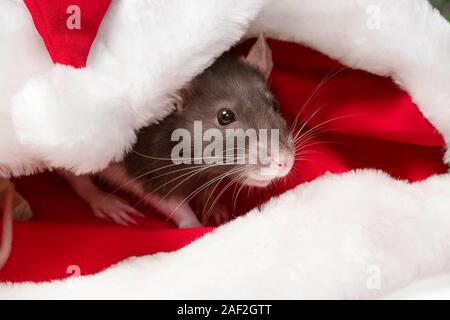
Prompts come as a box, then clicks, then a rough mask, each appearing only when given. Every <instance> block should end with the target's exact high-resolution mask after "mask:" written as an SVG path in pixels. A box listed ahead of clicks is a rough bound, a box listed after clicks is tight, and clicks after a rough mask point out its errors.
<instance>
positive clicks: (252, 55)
mask: <svg viewBox="0 0 450 320" xmlns="http://www.w3.org/2000/svg"><path fill="white" fill-rule="evenodd" d="M245 61H246V62H247V63H248V64H250V65H252V66H254V67H256V68H257V69H258V70H259V71H261V73H262V74H263V75H264V77H265V78H266V79H267V78H269V75H270V72H271V71H272V67H273V61H272V51H271V50H270V48H269V45H268V44H267V41H266V39H265V38H264V36H263V34H262V33H260V34H259V37H258V40H256V42H255V44H254V45H253V47H252V48H251V49H250V51H249V53H248V55H247V57H245Z"/></svg>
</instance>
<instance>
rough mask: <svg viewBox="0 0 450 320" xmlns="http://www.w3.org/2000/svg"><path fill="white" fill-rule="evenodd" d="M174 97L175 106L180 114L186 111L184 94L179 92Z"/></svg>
mask: <svg viewBox="0 0 450 320" xmlns="http://www.w3.org/2000/svg"><path fill="white" fill-rule="evenodd" d="M173 97H174V100H173V104H174V105H175V108H176V109H177V111H178V112H181V111H183V110H184V109H185V103H184V97H183V94H182V93H181V92H178V93H176V94H174V95H173Z"/></svg>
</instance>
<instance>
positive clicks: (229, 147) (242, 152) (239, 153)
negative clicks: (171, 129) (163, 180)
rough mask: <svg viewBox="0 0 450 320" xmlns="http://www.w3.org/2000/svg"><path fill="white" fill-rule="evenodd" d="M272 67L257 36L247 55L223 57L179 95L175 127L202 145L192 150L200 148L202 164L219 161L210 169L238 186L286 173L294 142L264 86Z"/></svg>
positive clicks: (259, 183)
mask: <svg viewBox="0 0 450 320" xmlns="http://www.w3.org/2000/svg"><path fill="white" fill-rule="evenodd" d="M272 65H273V62H272V54H271V51H270V48H269V46H268V45H267V42H266V41H265V39H264V38H263V37H262V36H260V37H259V39H258V40H257V41H256V43H255V44H254V46H253V47H252V48H251V50H250V52H249V53H248V55H247V56H246V57H241V58H236V57H233V56H231V55H229V54H225V55H223V56H221V57H220V58H219V59H218V60H217V61H216V62H215V63H214V64H213V65H212V66H211V67H209V68H208V69H206V70H205V72H203V73H202V74H201V75H199V76H198V77H196V78H195V79H194V80H193V81H192V82H191V83H190V84H189V86H188V87H187V88H186V89H184V90H183V92H182V94H181V95H180V98H179V99H177V102H176V105H177V109H178V110H177V114H178V115H179V116H178V117H176V118H177V119H178V120H177V121H179V124H178V127H182V128H183V130H188V131H189V133H190V135H191V136H192V137H194V139H193V141H194V144H195V143H199V144H200V147H199V146H194V149H195V148H196V147H197V149H202V150H203V152H202V153H201V155H200V156H201V157H202V158H203V161H204V162H206V163H208V161H209V163H211V162H212V161H211V160H212V158H214V161H215V163H216V164H217V165H214V166H211V168H210V171H209V172H208V173H211V171H213V172H214V173H215V174H216V175H217V174H221V173H224V172H227V171H228V172H231V173H230V175H229V176H230V177H231V178H234V179H235V180H236V181H238V182H240V183H242V184H245V185H249V186H260V187H263V186H267V185H268V184H269V183H270V182H272V181H273V180H274V179H277V178H281V177H283V176H285V175H287V174H288V173H289V172H290V170H291V168H292V166H293V163H294V146H293V143H292V138H291V134H290V130H289V128H288V125H287V123H286V121H285V120H284V119H283V118H282V116H281V115H280V113H279V104H278V102H277V101H276V99H275V98H274V96H273V94H272V93H271V91H270V89H269V87H268V84H267V79H268V77H269V74H270V72H271V70H272ZM199 134H200V135H201V138H195V136H196V135H199ZM205 151H206V152H205ZM196 157H198V154H197V156H196ZM217 160H220V161H217ZM230 165H231V166H232V168H230Z"/></svg>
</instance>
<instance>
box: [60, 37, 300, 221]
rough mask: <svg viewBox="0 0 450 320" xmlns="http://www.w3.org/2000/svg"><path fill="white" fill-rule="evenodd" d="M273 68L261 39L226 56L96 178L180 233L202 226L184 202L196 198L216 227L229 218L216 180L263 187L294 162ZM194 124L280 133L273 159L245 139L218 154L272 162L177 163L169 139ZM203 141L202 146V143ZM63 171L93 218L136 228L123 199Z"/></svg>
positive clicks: (259, 141)
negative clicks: (255, 155) (241, 53)
mask: <svg viewBox="0 0 450 320" xmlns="http://www.w3.org/2000/svg"><path fill="white" fill-rule="evenodd" d="M272 66H273V62H272V54H271V51H270V48H269V46H268V44H267V42H266V40H265V39H264V37H263V36H260V37H259V38H258V40H257V41H256V43H255V44H254V45H253V47H252V48H251V49H250V51H249V53H248V55H247V56H246V57H234V56H231V55H230V54H228V53H225V54H224V55H222V56H221V57H219V58H218V59H217V60H216V61H215V62H214V63H213V64H212V65H211V66H210V67H209V68H208V69H206V70H205V71H204V72H203V73H202V74H200V75H198V76H197V77H196V78H194V79H193V80H192V81H191V82H190V83H189V85H188V86H187V87H186V88H184V89H183V90H182V92H180V94H179V95H178V97H177V99H176V100H175V104H176V110H175V111H174V112H173V113H172V114H171V115H169V116H168V117H166V118H165V119H163V120H162V121H161V122H160V123H158V124H154V125H150V126H147V127H145V128H143V129H141V130H140V131H139V132H138V134H137V140H136V143H135V145H134V146H133V147H132V149H131V151H130V152H128V154H127V155H126V156H125V158H124V159H123V161H122V162H120V163H114V164H111V165H110V166H109V167H108V168H107V169H106V170H104V171H102V172H100V173H99V174H98V175H99V176H100V177H101V178H103V179H105V180H106V181H107V182H109V183H110V184H112V185H114V186H117V187H121V188H122V189H124V190H127V191H130V192H132V193H134V194H135V195H137V196H138V197H140V198H141V199H142V201H143V202H144V203H148V204H151V205H153V206H155V207H157V208H158V209H160V211H161V212H162V213H164V214H165V215H166V216H167V217H169V218H170V219H171V220H172V221H174V222H175V223H176V225H177V226H178V227H180V228H185V227H199V226H201V225H202V224H201V223H200V222H199V218H198V216H196V215H195V214H194V211H193V210H192V208H191V206H190V204H189V201H190V200H191V199H193V198H197V199H200V200H199V201H200V202H201V206H203V207H204V210H203V213H204V212H207V213H213V217H219V219H216V222H220V220H221V218H220V217H224V216H226V214H225V213H224V212H223V211H224V210H223V209H221V208H220V207H219V206H215V204H216V201H215V199H214V198H215V197H214V196H212V195H211V192H212V191H213V189H214V188H217V186H218V183H219V182H220V181H222V180H223V179H225V178H226V179H228V180H229V181H231V182H235V183H238V184H242V185H244V186H253V187H259V188H262V187H266V186H267V185H269V184H270V183H271V182H272V181H274V180H275V179H279V178H282V177H284V176H286V175H287V174H288V173H289V172H290V170H291V168H292V166H293V164H294V159H295V157H294V155H295V151H294V145H293V142H292V137H291V132H290V129H289V127H288V125H287V123H286V121H285V120H284V119H283V118H282V116H281V115H280V114H279V110H278V108H279V106H278V103H277V101H276V100H275V99H274V97H273V95H272V93H271V91H270V89H269V87H268V84H267V79H268V77H269V74H270V72H271V69H272ZM196 121H201V123H202V130H203V132H202V133H205V132H206V131H207V130H209V129H214V130H216V131H217V130H219V132H221V133H223V135H224V136H225V135H226V130H227V129H235V130H236V129H242V130H243V131H245V130H247V129H255V131H256V132H260V131H259V130H261V129H266V130H268V131H269V132H271V130H272V129H277V132H278V135H279V148H278V152H277V155H276V157H275V154H271V150H269V148H268V147H267V146H266V147H264V145H263V144H262V138H261V137H260V136H258V137H257V140H256V141H253V142H246V144H245V147H244V148H243V149H244V151H243V152H241V153H239V152H238V151H239V150H237V149H233V152H231V153H226V151H229V150H227V148H226V146H225V142H224V145H223V148H222V149H223V151H224V152H223V155H226V157H227V159H228V158H229V157H230V154H231V156H232V157H234V158H235V159H234V160H236V159H237V158H238V157H243V158H245V159H247V160H248V159H249V156H250V153H251V152H252V150H255V149H253V148H252V147H255V146H254V145H252V143H253V144H256V147H257V149H258V151H260V150H259V149H261V148H265V152H266V153H267V155H268V158H269V159H268V161H267V162H265V163H264V164H262V163H261V164H260V163H256V164H255V163H252V164H249V163H243V164H242V163H241V164H239V163H236V161H235V162H234V163H233V164H226V165H224V164H218V165H205V163H204V162H200V163H197V164H196V163H193V162H194V161H191V163H181V164H180V163H178V164H175V163H174V162H173V157H172V151H173V149H174V147H175V145H176V144H177V143H178V142H177V141H172V140H173V139H172V134H173V132H174V131H175V130H176V129H180V128H182V129H184V131H185V132H188V133H189V134H191V135H192V136H193V135H194V134H195V132H194V130H195V129H194V122H196ZM202 143H203V147H206V145H207V142H206V141H203V142H202ZM241 149H242V148H241ZM241 151H242V150H241ZM192 157H193V156H192ZM202 157H203V156H202ZM191 160H195V159H193V158H191ZM201 160H205V159H201ZM187 162H189V161H187ZM264 169H270V170H266V171H264ZM61 173H62V175H63V176H64V177H65V178H66V179H67V180H68V181H69V183H70V184H71V185H72V187H73V188H74V189H75V191H76V192H77V193H78V195H80V196H81V197H82V198H83V199H84V200H85V201H87V202H88V203H89V204H90V206H91V208H92V210H93V212H94V214H95V215H96V216H98V217H101V218H105V219H108V220H111V221H113V222H116V223H119V224H122V225H130V224H134V223H135V220H134V219H133V218H132V216H133V215H136V216H141V214H140V213H139V212H138V211H137V210H136V209H134V208H133V207H131V206H130V205H129V204H128V203H126V202H125V201H124V200H122V199H120V198H118V197H116V196H114V195H108V194H106V193H105V192H103V191H101V190H99V189H98V188H97V187H96V186H95V185H94V184H93V183H92V181H91V179H90V177H88V176H74V175H72V174H71V173H68V172H61ZM205 207H206V208H205ZM205 209H206V210H205ZM208 218H209V215H207V216H205V215H203V216H201V220H202V222H203V223H206V221H207V220H208Z"/></svg>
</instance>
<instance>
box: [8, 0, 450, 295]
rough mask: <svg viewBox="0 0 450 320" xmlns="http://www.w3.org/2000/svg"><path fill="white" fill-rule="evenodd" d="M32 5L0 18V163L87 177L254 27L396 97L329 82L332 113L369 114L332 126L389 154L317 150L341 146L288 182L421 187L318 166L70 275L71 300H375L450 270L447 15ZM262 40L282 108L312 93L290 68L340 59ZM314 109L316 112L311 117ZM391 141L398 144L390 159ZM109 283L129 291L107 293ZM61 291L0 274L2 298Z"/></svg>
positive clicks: (349, 176) (251, 6) (419, 10)
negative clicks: (95, 268)
mask: <svg viewBox="0 0 450 320" xmlns="http://www.w3.org/2000/svg"><path fill="white" fill-rule="evenodd" d="M25 2H26V6H27V8H28V10H29V12H27V11H26V8H25V7H24V5H23V4H22V3H21V2H18V1H15V0H7V1H3V2H2V3H1V4H0V12H8V16H9V17H12V16H13V17H15V19H14V21H12V20H9V18H6V16H0V18H1V19H2V20H1V21H0V24H1V25H2V26H4V28H5V29H4V31H3V32H2V33H0V43H5V44H6V45H7V46H10V47H11V48H12V50H14V53H15V54H14V55H9V56H2V58H1V59H0V68H2V70H5V71H4V74H6V75H8V76H9V77H10V78H9V79H8V82H4V83H1V86H2V87H3V88H2V89H4V92H5V94H4V95H2V97H0V107H1V111H2V112H3V111H4V112H5V113H6V114H7V115H8V117H3V118H0V122H1V123H0V127H1V128H2V129H1V130H2V131H3V135H2V137H3V139H4V140H0V156H1V159H2V160H0V170H1V172H3V173H4V174H9V173H12V174H20V173H29V172H32V171H34V170H38V169H40V168H47V167H62V168H66V169H69V170H74V171H75V172H77V173H88V172H94V171H98V170H100V169H103V168H104V167H105V166H107V165H108V164H109V163H110V162H111V161H114V160H120V159H121V158H122V157H123V154H124V153H125V152H126V151H127V150H128V148H129V147H130V146H131V145H132V143H133V142H134V139H135V131H136V130H137V129H139V128H141V127H142V126H144V125H146V124H148V123H152V122H155V121H157V120H159V119H162V118H163V117H164V116H166V115H167V114H168V113H170V112H171V105H170V103H169V102H170V95H171V94H172V93H173V92H175V91H176V90H177V89H179V88H181V87H182V86H183V85H184V84H185V83H186V82H187V81H189V80H190V79H192V78H193V77H194V76H196V75H197V74H199V73H200V72H202V71H203V70H204V69H205V68H206V67H207V66H208V65H209V64H211V63H212V62H213V61H214V59H215V58H216V57H217V56H219V55H220V54H221V53H223V52H224V51H225V50H228V49H229V48H230V47H231V46H232V45H233V44H235V43H236V42H237V41H238V40H239V39H241V38H242V37H243V36H244V35H245V34H246V32H247V36H251V35H255V34H259V33H260V32H264V33H265V34H266V35H267V36H269V37H271V38H275V39H278V40H284V41H290V42H293V43H298V44H303V45H306V46H308V47H310V48H313V49H315V50H318V51H320V52H322V53H325V54H326V55H328V56H329V57H331V58H334V59H336V60H338V61H340V62H341V63H342V64H344V65H346V66H347V67H349V68H353V69H359V70H364V71H367V72H370V73H372V74H375V75H378V76H389V77H391V78H392V79H393V80H394V81H395V82H396V83H397V85H399V86H400V87H401V88H403V89H404V90H405V92H406V93H405V92H402V91H400V90H398V89H397V88H395V86H393V85H392V83H390V81H389V80H388V79H381V78H379V77H375V76H373V75H369V74H367V73H362V72H361V73H356V74H357V76H355V73H353V71H352V72H350V73H349V74H346V75H345V77H343V78H340V80H339V81H337V83H338V86H337V87H335V88H331V89H327V90H328V91H327V92H325V93H321V94H322V95H321V97H325V98H328V99H329V100H331V102H327V103H331V104H332V106H334V107H336V109H332V110H334V111H336V110H337V114H335V113H333V112H334V111H333V112H331V113H325V115H324V116H333V117H339V116H340V114H339V112H345V110H347V111H348V110H349V109H351V110H359V111H362V110H361V109H358V106H359V107H361V106H363V107H364V108H365V109H364V113H365V112H367V114H365V116H363V117H362V118H359V120H358V121H352V120H351V118H350V119H345V120H344V119H343V120H341V121H342V122H341V125H342V126H344V127H345V129H346V130H347V132H346V134H347V135H345V139H344V140H345V141H346V142H350V144H352V145H353V146H356V145H358V137H361V136H365V137H369V138H374V139H378V140H377V142H375V143H374V144H367V145H366V146H372V147H373V146H374V145H376V144H377V143H379V144H378V145H380V146H381V147H380V149H375V150H374V149H370V150H369V148H367V149H366V153H364V152H363V151H362V150H364V149H359V151H360V152H356V151H355V150H351V149H350V150H347V152H348V153H340V152H339V150H338V149H333V148H331V149H333V150H327V152H328V153H327V155H328V156H329V155H333V157H334V158H333V159H332V161H328V160H327V161H325V162H320V159H318V158H315V159H314V161H315V162H314V163H315V164H316V165H317V163H320V164H323V166H322V167H320V168H319V169H317V168H316V169H317V172H314V174H312V175H310V176H308V174H309V173H310V172H313V171H308V170H306V169H305V168H309V169H311V170H314V169H312V167H314V165H313V166H311V167H308V166H306V165H304V166H303V165H302V170H304V171H303V174H304V176H303V177H302V178H301V179H297V180H295V181H294V182H292V184H291V185H289V187H294V186H295V185H296V184H298V183H299V182H304V181H310V180H313V178H316V177H317V176H319V175H322V174H323V173H325V172H326V171H332V172H334V173H340V172H343V171H347V170H348V169H356V168H358V167H359V166H358V165H357V164H360V163H364V165H363V166H362V167H364V168H371V167H382V168H383V169H385V170H386V171H388V172H389V173H391V174H392V175H394V176H397V177H398V178H402V179H403V180H408V179H409V180H412V181H420V182H416V183H414V184H410V183H408V182H405V181H399V180H397V179H395V178H393V177H390V176H387V175H386V174H383V173H380V172H379V171H375V170H370V169H365V170H356V171H351V172H348V173H346V174H342V175H324V176H322V177H320V178H319V179H316V180H314V181H312V182H310V183H305V184H301V185H299V186H297V187H295V188H293V189H292V190H290V191H288V192H284V193H282V195H281V196H280V197H278V198H276V199H275V198H272V199H271V200H270V201H269V202H268V203H267V204H266V205H265V206H264V207H262V209H261V212H259V211H257V210H256V209H255V210H253V211H252V212H251V213H250V214H248V215H247V216H245V217H244V218H240V219H237V220H235V221H233V222H231V223H230V224H228V225H226V226H223V227H221V228H218V229H217V230H215V231H214V232H213V233H212V234H209V235H208V236H205V237H203V238H201V239H200V240H198V241H196V242H194V243H192V244H191V245H189V246H187V247H186V248H184V249H181V250H178V251H176V252H174V253H171V254H169V255H164V256H150V257H143V258H139V259H135V260H130V261H127V262H124V263H122V264H120V265H118V266H115V267H113V268H110V269H108V270H107V271H105V272H103V273H101V274H99V275H97V276H94V277H93V278H92V277H87V278H83V277H82V278H80V279H77V280H76V281H75V282H76V283H78V284H79V286H78V287H77V288H78V289H76V290H73V291H70V294H71V295H72V296H74V297H86V295H85V294H86V292H87V291H88V292H89V293H90V294H92V296H96V297H100V296H103V297H105V296H106V297H111V296H115V297H116V295H115V294H117V296H118V295H119V294H120V295H130V296H131V295H133V294H136V292H140V293H142V295H143V296H142V297H188V294H189V297H191V298H192V297H210V298H211V297H214V298H216V297H234V298H237V297H246V298H267V297H272V298H274V297H288V298H299V297H331V298H336V297H369V296H379V295H381V294H383V293H386V292H389V291H391V290H393V289H396V288H399V287H401V286H403V285H405V284H407V283H409V282H411V281H412V280H413V279H415V278H417V277H420V276H423V275H427V274H431V273H437V272H439V271H443V270H446V267H447V266H448V261H449V259H450V248H449V247H448V243H450V242H449V241H450V231H449V230H450V228H449V226H450V218H449V217H448V212H450V200H449V199H450V194H449V190H450V188H449V186H450V177H449V174H444V172H446V171H447V170H448V167H447V165H445V164H444V163H445V162H447V163H448V162H449V161H450V156H449V153H448V152H447V156H446V157H445V158H444V147H445V146H448V143H449V142H450V93H449V90H448V83H449V81H450V64H449V63H448V61H449V59H450V56H449V52H450V26H449V24H448V22H446V21H445V20H444V19H443V18H442V17H441V16H440V15H439V14H438V13H437V12H435V11H433V9H432V8H431V6H430V5H429V4H428V2H427V1H416V2H414V3H412V2H410V1H399V2H395V3H393V2H392V1H388V0H383V1H381V0H380V1H378V2H377V4H376V5H373V4H372V2H371V1H357V0H352V1H349V0H346V1H342V2H338V3H336V4H330V3H328V2H327V3H324V2H320V1H318V2H314V3H313V2H310V1H309V2H306V1H300V0H298V1H285V2H279V1H264V0H239V1H237V0H236V1H234V0H228V1H224V0H220V1H219V0H217V1H212V0H204V1H202V0H198V1H192V2H189V3H186V2H184V1H181V0H180V1H170V2H167V1H163V0H161V1H157V0H155V1H138V0H136V1H127V0H115V1H112V3H111V5H110V3H109V2H110V1H96V2H93V1H88V0H77V1H75V0H74V1H55V2H54V3H52V2H50V1H38V0H35V1H31V0H30V1H25ZM108 6H110V7H109V9H108ZM69 7H71V8H69ZM77 8H79V12H80V14H81V20H80V21H79V22H80V23H81V26H80V28H78V25H77V23H78V22H77V21H76V15H77V12H78V9H77ZM105 12H106V14H105ZM29 13H31V16H32V18H33V21H34V24H35V27H36V28H34V27H33V25H32V23H31V19H30V16H29ZM68 19H69V20H68ZM71 19H72V20H71ZM73 19H75V20H73ZM102 19H103V20H104V21H103V22H102ZM68 23H69V25H68ZM99 26H100V27H99ZM36 30H38V32H39V34H40V35H41V36H42V38H39V36H38V35H37V32H36ZM42 39H43V41H42ZM94 39H95V41H94ZM43 44H45V47H46V48H45V47H44V45H43ZM271 45H272V46H273V50H274V58H275V72H274V74H273V75H272V78H273V79H272V80H273V84H274V91H275V93H277V94H278V95H279V96H280V97H281V99H280V100H281V103H282V106H284V108H285V110H286V111H287V116H288V117H289V116H295V115H296V112H298V110H299V109H298V107H300V106H301V105H300V104H301V100H296V95H297V96H298V97H304V96H303V95H302V94H299V90H301V88H303V87H308V82H307V81H306V80H305V81H303V82H302V79H303V78H302V77H301V76H300V75H306V74H308V70H309V71H310V72H311V70H313V69H314V68H315V69H314V70H315V71H317V70H320V69H321V68H323V70H326V72H325V75H326V74H327V73H328V71H330V70H331V71H333V70H334V71H337V70H339V65H338V64H335V63H334V62H332V61H331V60H328V59H327V58H325V57H323V56H320V55H317V53H314V52H313V51H310V50H306V49H300V47H299V46H298V45H296V44H287V43H283V42H279V41H272V42H271ZM290 46H293V47H290ZM286 52H289V54H285V53H286ZM299 53H301V56H300V55H299ZM49 57H51V60H53V62H54V63H55V64H52V63H51V61H50V59H49ZM303 61H304V64H302V63H303ZM314 63H315V64H314ZM82 67H85V68H82ZM335 67H338V69H335ZM308 68H309V69H308ZM355 72H356V71H355ZM311 74H313V73H311ZM332 74H333V73H332ZM346 77H347V78H346ZM355 77H356V78H355ZM305 79H306V78H305ZM352 79H353V81H352ZM355 79H357V80H358V81H355ZM349 85H351V86H353V87H352V88H354V90H349V91H347V92H348V93H349V94H348V95H347V96H348V100H346V96H343V95H340V94H339V93H342V92H343V90H345V88H348V86H349ZM371 92H372V93H374V95H373V96H370V93H371ZM361 93H363V94H361ZM383 99H385V100H383ZM303 102H304V101H303ZM323 102H324V103H325V102H326V101H323ZM310 107H311V108H314V107H317V104H316V105H311V106H310ZM355 107H356V108H355ZM373 110H376V112H372V111H373ZM367 115H369V116H367ZM422 115H423V116H424V117H425V118H424V117H423V116H422ZM361 119H364V120H361ZM321 120H322V121H326V118H322V119H320V118H318V119H316V120H315V121H318V122H317V123H316V124H318V123H320V121H321ZM347 139H348V140H347ZM6 141H7V142H6ZM345 141H344V142H345ZM367 141H369V140H364V143H366V142H367ZM391 142H400V144H395V143H394V144H389V143H391ZM364 143H363V144H362V145H364ZM405 144H406V145H407V146H405ZM400 145H401V146H402V147H401V148H404V149H401V150H402V152H403V153H395V151H396V150H397V151H398V150H399V149H398V148H399V146H400ZM360 146H361V144H360ZM408 148H411V149H408ZM377 150H383V153H380V152H374V151H377ZM407 150H414V152H411V153H408V151H407ZM319 151H323V150H319ZM344 154H345V155H347V156H348V155H351V157H348V158H347V157H344V156H343V155H344ZM364 155H366V156H367V157H364ZM369 155H370V157H369ZM402 155H403V156H402ZM404 155H409V156H411V157H410V158H407V157H405V156H404ZM377 156H378V157H380V158H377ZM359 157H360V158H359ZM402 157H404V158H402ZM443 158H444V160H443ZM362 159H364V161H363V160H362ZM418 163H420V164H418ZM400 164H401V165H400ZM422 164H426V165H423V166H422ZM383 166H385V167H383ZM389 168H390V169H391V170H389ZM392 168H394V169H392ZM316 173H320V174H316ZM439 174H440V175H439ZM281 191H284V189H279V190H276V191H274V192H281ZM247 202H248V203H249V204H254V202H252V201H245V200H243V201H242V203H241V205H242V207H245V205H246V203H247ZM206 231H209V230H205V231H204V232H206ZM180 232H181V231H180ZM11 260H12V261H13V257H12V259H11ZM205 261H207V263H205ZM186 265H189V268H186ZM137 269H139V270H149V271H148V272H144V273H141V272H135V271H136V270H137ZM371 270H372V271H373V270H375V271H376V270H379V271H380V272H379V275H380V279H381V282H380V283H381V284H380V286H379V287H378V286H377V288H376V290H374V289H373V288H372V287H370V286H368V285H367V279H368V278H367V277H368V272H369V273H370V272H371ZM143 274H145V277H146V279H147V280H148V282H144V284H142V281H141V280H142V277H143ZM206 275H207V279H205V276H206ZM224 275H226V276H224ZM118 278H120V279H121V280H120V282H121V284H120V285H121V287H122V288H128V289H129V290H128V291H123V290H121V291H120V292H119V291H117V290H114V285H115V283H116V282H115V280H114V279H118ZM149 279H150V280H149ZM168 284H172V285H168ZM330 284H331V285H330ZM65 285H66V283H65V282H57V283H52V284H45V285H37V286H33V285H28V286H26V285H22V286H21V285H19V286H11V285H2V286H0V288H1V289H2V290H1V291H0V296H2V295H3V294H4V293H5V295H6V296H15V297H23V296H24V295H25V296H26V295H33V294H36V292H39V293H40V297H42V293H45V294H46V295H48V296H49V297H50V296H57V297H60V294H61V293H60V289H63V288H64V287H65ZM141 285H142V287H140V286H141ZM96 288H97V289H96ZM98 288H107V291H101V290H100V289H98Z"/></svg>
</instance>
